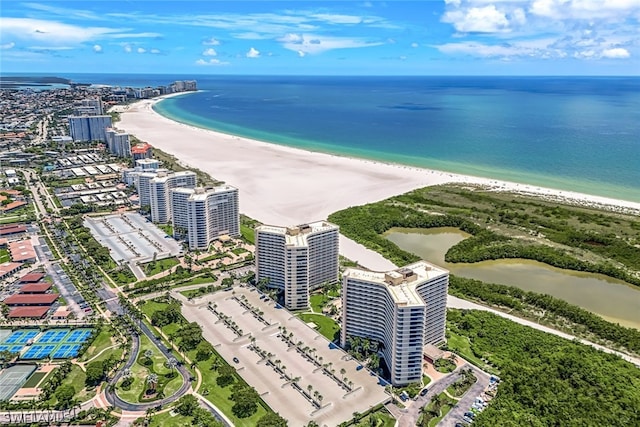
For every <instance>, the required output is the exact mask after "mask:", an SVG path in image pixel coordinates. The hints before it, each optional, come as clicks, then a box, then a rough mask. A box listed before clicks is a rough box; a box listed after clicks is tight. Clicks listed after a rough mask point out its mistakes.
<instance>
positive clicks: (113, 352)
mask: <svg viewBox="0 0 640 427" xmlns="http://www.w3.org/2000/svg"><path fill="white" fill-rule="evenodd" d="M122 353H124V349H122V348H119V347H114V348H110V349H109V350H107V351H105V352H104V353H102V354H101V355H100V356H98V357H96V358H95V359H93V360H92V362H100V361H104V360H107V359H109V358H112V359H113V360H120V358H121V357H122Z"/></svg>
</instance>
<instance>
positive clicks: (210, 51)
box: [202, 47, 218, 56]
mask: <svg viewBox="0 0 640 427" xmlns="http://www.w3.org/2000/svg"><path fill="white" fill-rule="evenodd" d="M202 54H203V55H204V56H217V55H218V52H216V50H215V49H214V48H212V47H210V48H209V49H206V50H205V51H204V52H202Z"/></svg>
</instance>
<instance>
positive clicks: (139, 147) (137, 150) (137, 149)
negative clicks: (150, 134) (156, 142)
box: [131, 142, 153, 154]
mask: <svg viewBox="0 0 640 427" xmlns="http://www.w3.org/2000/svg"><path fill="white" fill-rule="evenodd" d="M152 148H153V147H152V146H151V144H147V143H146V142H142V143H140V144H136V145H134V146H133V147H131V154H144V153H146V152H147V151H149V150H151V149H152Z"/></svg>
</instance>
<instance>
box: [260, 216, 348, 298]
mask: <svg viewBox="0 0 640 427" xmlns="http://www.w3.org/2000/svg"><path fill="white" fill-rule="evenodd" d="M338 240H339V228H338V226H337V225H334V224H331V223H329V222H326V221H318V222H313V223H310V224H304V225H299V226H297V227H290V228H288V227H277V226H271V225H261V226H259V227H256V280H258V281H260V280H263V279H264V280H268V286H269V287H273V288H278V289H283V290H284V301H285V306H286V307H287V308H288V309H290V310H298V309H306V308H308V307H309V293H310V291H311V290H313V289H315V288H317V287H319V286H321V285H323V284H325V283H334V282H336V281H337V280H338V265H339V259H338V257H339V253H338V251H339V243H338Z"/></svg>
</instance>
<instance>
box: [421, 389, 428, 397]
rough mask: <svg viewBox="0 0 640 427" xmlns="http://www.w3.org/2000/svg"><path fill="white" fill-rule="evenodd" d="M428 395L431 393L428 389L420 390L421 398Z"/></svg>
mask: <svg viewBox="0 0 640 427" xmlns="http://www.w3.org/2000/svg"><path fill="white" fill-rule="evenodd" d="M427 393H429V389H428V388H423V389H422V390H420V396H425V395H426V394H427Z"/></svg>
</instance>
